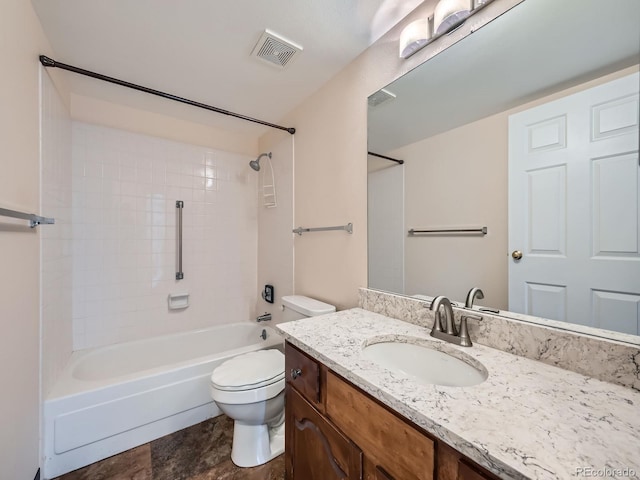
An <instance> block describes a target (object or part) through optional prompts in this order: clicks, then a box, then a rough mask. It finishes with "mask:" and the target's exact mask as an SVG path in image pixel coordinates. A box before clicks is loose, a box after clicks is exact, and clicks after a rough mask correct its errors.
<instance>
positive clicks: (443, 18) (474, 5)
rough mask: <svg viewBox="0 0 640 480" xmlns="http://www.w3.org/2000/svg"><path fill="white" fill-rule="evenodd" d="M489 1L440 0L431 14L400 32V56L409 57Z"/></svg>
mask: <svg viewBox="0 0 640 480" xmlns="http://www.w3.org/2000/svg"><path fill="white" fill-rule="evenodd" d="M491 1H492V0H440V1H439V2H438V3H437V4H436V7H435V9H434V11H433V15H432V16H430V17H428V18H420V19H418V20H415V21H413V22H411V23H410V24H408V25H407V26H406V27H404V29H403V30H402V33H401V34H400V58H404V59H406V58H409V57H410V56H411V55H413V54H414V53H416V52H417V51H418V50H420V49H422V48H423V47H424V46H426V45H427V44H429V43H431V42H432V41H434V40H435V39H437V38H438V37H441V36H442V35H445V34H447V33H449V32H450V31H452V30H454V29H455V28H457V27H459V26H460V25H462V24H463V23H464V22H465V20H466V19H467V18H469V17H470V16H471V15H473V14H474V13H475V12H476V11H478V10H479V9H480V8H482V7H484V6H485V5H487V4H488V3H490V2H491Z"/></svg>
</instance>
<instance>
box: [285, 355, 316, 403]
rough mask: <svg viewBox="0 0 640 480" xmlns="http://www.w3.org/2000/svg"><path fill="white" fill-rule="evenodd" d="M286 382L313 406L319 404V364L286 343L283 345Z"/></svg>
mask: <svg viewBox="0 0 640 480" xmlns="http://www.w3.org/2000/svg"><path fill="white" fill-rule="evenodd" d="M284 353H285V362H284V366H285V371H284V374H285V376H286V378H287V382H288V383H289V384H290V385H291V386H293V388H295V389H296V390H297V391H298V392H300V393H301V394H302V396H303V397H304V398H305V399H306V400H308V401H309V402H311V403H312V404H313V405H315V406H320V403H321V402H320V365H319V364H318V362H316V361H315V360H314V359H312V358H311V357H309V356H307V354H305V353H303V352H301V351H300V350H298V349H297V348H296V347H294V346H293V345H291V344H290V343H287V344H286V345H285V351H284Z"/></svg>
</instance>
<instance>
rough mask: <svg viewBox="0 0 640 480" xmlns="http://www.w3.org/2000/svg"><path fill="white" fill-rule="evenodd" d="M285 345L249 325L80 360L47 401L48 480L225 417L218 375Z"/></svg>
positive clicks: (91, 353)
mask: <svg viewBox="0 0 640 480" xmlns="http://www.w3.org/2000/svg"><path fill="white" fill-rule="evenodd" d="M263 330H265V332H266V337H267V338H266V339H264V340H263V338H262V336H261V334H262V331H263ZM282 343H283V341H282V338H281V337H280V336H279V335H278V334H277V333H276V332H275V331H274V330H273V329H271V328H269V327H262V326H259V325H256V324H253V323H249V322H245V323H235V324H230V325H224V326H218V327H212V328H208V329H203V330H197V331H191V332H184V333H178V334H174V335H167V336H162V337H154V338H150V339H144V340H139V341H134V342H127V343H120V344H116V345H110V346H107V347H100V348H95V349H88V350H80V351H77V352H74V353H73V355H72V356H71V359H70V360H69V363H68V365H67V366H66V368H65V370H64V371H63V372H62V374H61V375H60V378H59V379H58V381H57V382H56V384H55V386H54V388H53V389H52V391H51V393H50V394H49V395H47V397H46V398H45V401H44V407H43V455H44V459H43V474H44V478H45V479H50V478H54V477H56V476H59V475H62V474H64V473H67V472H69V471H71V470H75V469H77V468H80V467H83V466H85V465H88V464H90V463H93V462H96V461H98V460H102V459H103V458H107V457H109V456H111V455H115V454H116V453H120V452H123V451H125V450H128V449H130V448H133V447H135V446H138V445H142V444H144V443H147V442H149V441H151V440H154V439H156V438H159V437H161V436H163V435H167V434H169V433H172V432H175V431H177V430H180V429H182V428H186V427H188V426H191V425H194V424H196V423H199V422H202V421H204V420H206V419H208V418H211V417H214V416H216V415H219V414H220V413H221V412H220V410H219V409H218V407H217V406H216V404H215V403H214V402H213V401H212V400H211V396H210V394H209V378H210V376H211V372H212V371H213V369H214V368H215V367H216V366H218V365H220V363H222V362H223V361H225V360H226V359H228V358H231V357H233V356H235V355H239V354H242V353H245V352H250V351H253V350H261V349H265V348H279V349H282V348H283V345H282Z"/></svg>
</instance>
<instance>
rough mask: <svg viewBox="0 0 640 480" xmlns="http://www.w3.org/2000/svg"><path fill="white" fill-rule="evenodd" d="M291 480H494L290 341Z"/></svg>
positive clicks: (288, 462) (287, 425)
mask: <svg viewBox="0 0 640 480" xmlns="http://www.w3.org/2000/svg"><path fill="white" fill-rule="evenodd" d="M285 356H286V360H285V366H286V371H285V374H286V375H287V386H286V409H285V415H286V423H285V429H286V433H285V435H286V437H285V442H286V443H285V470H286V474H285V479H286V480H333V479H345V480H346V479H349V480H351V479H364V480H433V479H437V480H496V479H497V478H498V477H496V476H494V475H493V474H491V473H489V472H487V471H486V470H484V469H483V468H482V467H480V466H478V465H476V464H474V463H473V462H472V461H471V460H469V459H467V458H465V457H464V456H463V455H462V454H460V453H459V452H457V451H456V450H454V449H453V448H451V447H449V446H448V445H446V444H445V443H443V442H441V441H438V440H436V439H434V438H432V437H431V436H430V435H429V434H427V433H426V432H425V431H423V430H422V429H420V428H419V427H417V426H415V425H413V424H411V423H410V422H408V421H407V420H405V419H404V418H402V417H400V416H399V415H397V414H396V413H394V412H392V411H391V410H390V409H389V408H388V407H386V406H384V405H383V404H381V403H380V402H379V401H377V400H376V399H374V398H372V397H371V396H370V395H368V394H367V393H365V392H363V391H362V390H360V389H359V388H358V387H356V386H354V385H352V384H351V383H349V382H348V381H346V380H345V379H343V378H342V377H340V376H339V375H337V374H336V373H334V372H333V371H331V370H330V369H329V368H327V367H326V366H325V365H323V364H322V363H320V362H318V361H317V360H315V359H314V358H312V357H310V356H308V355H307V354H305V353H303V352H302V351H300V350H299V349H297V348H296V347H294V346H293V345H291V344H290V343H287V344H286V347H285Z"/></svg>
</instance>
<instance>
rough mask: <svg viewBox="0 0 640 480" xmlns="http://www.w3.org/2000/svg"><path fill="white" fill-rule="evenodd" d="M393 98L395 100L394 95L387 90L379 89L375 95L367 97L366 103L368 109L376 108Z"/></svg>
mask: <svg viewBox="0 0 640 480" xmlns="http://www.w3.org/2000/svg"><path fill="white" fill-rule="evenodd" d="M394 98H396V94H395V93H392V92H390V91H389V90H385V89H384V88H381V89H380V90H378V91H377V92H376V93H374V94H372V95H371V96H370V97H369V100H368V102H369V106H370V107H377V106H378V105H380V104H381V103H384V102H386V101H388V100H393V99H394Z"/></svg>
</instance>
